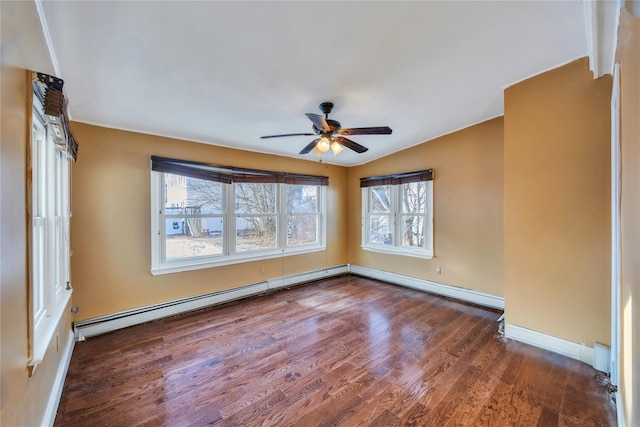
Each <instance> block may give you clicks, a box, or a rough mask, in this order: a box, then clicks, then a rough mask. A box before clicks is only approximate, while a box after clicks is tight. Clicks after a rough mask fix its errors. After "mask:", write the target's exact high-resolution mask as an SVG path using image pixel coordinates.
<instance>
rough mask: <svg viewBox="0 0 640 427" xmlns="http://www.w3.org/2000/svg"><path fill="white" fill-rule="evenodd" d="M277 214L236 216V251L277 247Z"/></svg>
mask: <svg viewBox="0 0 640 427" xmlns="http://www.w3.org/2000/svg"><path fill="white" fill-rule="evenodd" d="M276 224H277V217H276V216H260V217H251V216H250V217H236V252H247V251H255V250H260V249H272V248H275V247H276V231H277V227H276Z"/></svg>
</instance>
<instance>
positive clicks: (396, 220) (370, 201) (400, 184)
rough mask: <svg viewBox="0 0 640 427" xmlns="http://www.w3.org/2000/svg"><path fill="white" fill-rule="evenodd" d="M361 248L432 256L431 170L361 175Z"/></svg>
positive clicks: (425, 256)
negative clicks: (363, 176)
mask: <svg viewBox="0 0 640 427" xmlns="http://www.w3.org/2000/svg"><path fill="white" fill-rule="evenodd" d="M360 186H361V187H362V248H363V249H365V250H370V251H376V252H384V253H392V254H400V255H409V256H416V257H423V258H431V257H433V180H432V171H431V170H430V169H429V170H426V171H419V172H411V173H407V174H397V175H388V176H381V177H371V178H362V179H361V180H360Z"/></svg>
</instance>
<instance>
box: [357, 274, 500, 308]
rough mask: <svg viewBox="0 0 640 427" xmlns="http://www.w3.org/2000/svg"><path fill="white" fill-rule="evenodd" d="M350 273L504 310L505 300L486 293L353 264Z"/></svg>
mask: <svg viewBox="0 0 640 427" xmlns="http://www.w3.org/2000/svg"><path fill="white" fill-rule="evenodd" d="M350 271H351V273H353V274H357V275H360V276H364V277H369V278H371V279H377V280H382V281H385V282H389V283H393V284H396V285H400V286H405V287H407V288H412V289H417V290H420V291H425V292H430V293H434V294H438V295H444V296H447V297H451V298H455V299H459V300H462V301H467V302H472V303H474V304H478V305H483V306H485V307H491V308H497V309H500V310H504V298H503V297H499V296H497V295H492V294H488V293H486V292H481V291H476V290H473V289H466V288H459V287H457V286H451V285H445V284H442V283H437V282H432V281H431V280H426V279H419V278H417V277H411V276H404V275H402V274H397V273H390V272H388V271H382V270H377V269H374V268H369V267H361V266H359V265H353V264H351V265H350Z"/></svg>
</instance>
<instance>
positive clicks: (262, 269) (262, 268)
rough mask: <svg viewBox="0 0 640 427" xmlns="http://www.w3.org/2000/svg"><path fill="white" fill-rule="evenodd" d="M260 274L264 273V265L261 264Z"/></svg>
mask: <svg viewBox="0 0 640 427" xmlns="http://www.w3.org/2000/svg"><path fill="white" fill-rule="evenodd" d="M260 274H264V267H263V266H260Z"/></svg>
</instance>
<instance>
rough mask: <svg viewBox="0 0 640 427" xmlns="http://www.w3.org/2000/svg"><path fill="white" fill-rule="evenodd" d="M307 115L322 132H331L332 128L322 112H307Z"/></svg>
mask: <svg viewBox="0 0 640 427" xmlns="http://www.w3.org/2000/svg"><path fill="white" fill-rule="evenodd" d="M306 115H307V117H308V118H309V120H311V121H312V122H313V124H314V125H316V127H317V128H318V129H320V130H321V131H322V132H329V131H330V130H331V128H330V127H329V124H328V123H327V121H326V120H325V118H324V117H322V116H321V115H320V114H313V113H306Z"/></svg>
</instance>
